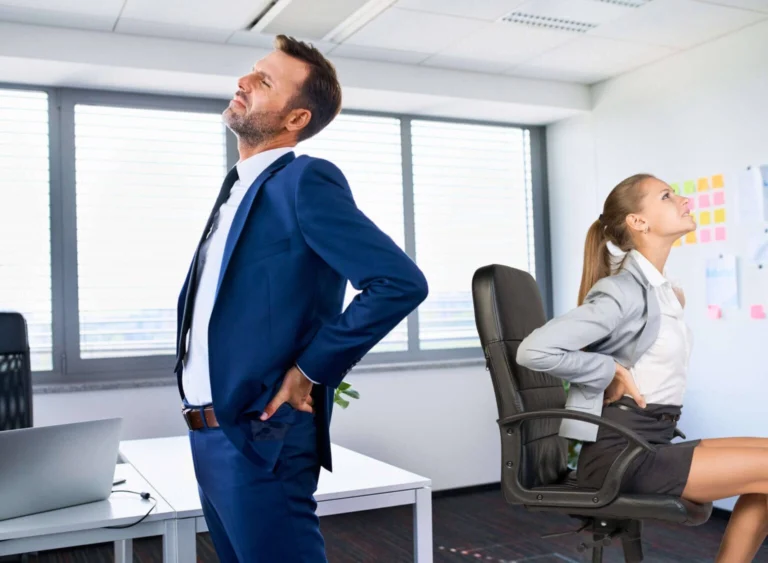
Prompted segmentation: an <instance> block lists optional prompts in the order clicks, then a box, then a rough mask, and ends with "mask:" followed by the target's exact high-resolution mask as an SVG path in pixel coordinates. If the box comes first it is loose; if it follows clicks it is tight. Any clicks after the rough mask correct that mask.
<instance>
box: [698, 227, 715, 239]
mask: <svg viewBox="0 0 768 563" xmlns="http://www.w3.org/2000/svg"><path fill="white" fill-rule="evenodd" d="M699 238H700V239H701V242H711V241H712V231H710V230H709V229H701V231H699Z"/></svg>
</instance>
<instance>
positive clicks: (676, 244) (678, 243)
mask: <svg viewBox="0 0 768 563" xmlns="http://www.w3.org/2000/svg"><path fill="white" fill-rule="evenodd" d="M672 246H683V239H681V238H679V239H677V240H676V241H675V242H673V243H672Z"/></svg>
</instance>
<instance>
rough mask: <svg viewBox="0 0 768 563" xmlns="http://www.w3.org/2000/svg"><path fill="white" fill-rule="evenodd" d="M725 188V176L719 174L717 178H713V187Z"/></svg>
mask: <svg viewBox="0 0 768 563" xmlns="http://www.w3.org/2000/svg"><path fill="white" fill-rule="evenodd" d="M724 186H725V182H724V181H723V175H722V174H717V175H715V176H712V187H713V188H722V187H724Z"/></svg>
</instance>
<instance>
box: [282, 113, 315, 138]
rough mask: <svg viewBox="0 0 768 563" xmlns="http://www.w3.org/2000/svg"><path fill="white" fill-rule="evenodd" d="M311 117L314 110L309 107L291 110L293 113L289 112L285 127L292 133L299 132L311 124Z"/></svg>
mask: <svg viewBox="0 0 768 563" xmlns="http://www.w3.org/2000/svg"><path fill="white" fill-rule="evenodd" d="M311 119H312V112H311V111H309V110H308V109H294V110H291V113H289V114H288V120H287V122H286V124H285V128H286V129H287V130H288V131H290V132H292V133H297V132H299V131H301V130H302V129H304V128H305V127H306V126H307V125H309V122H310V120H311Z"/></svg>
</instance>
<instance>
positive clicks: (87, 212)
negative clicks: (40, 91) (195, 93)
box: [75, 104, 227, 359]
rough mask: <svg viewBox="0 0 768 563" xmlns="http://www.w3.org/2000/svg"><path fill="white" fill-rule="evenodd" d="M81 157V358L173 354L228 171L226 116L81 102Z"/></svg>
mask: <svg viewBox="0 0 768 563" xmlns="http://www.w3.org/2000/svg"><path fill="white" fill-rule="evenodd" d="M75 159H76V162H75V175H76V178H75V182H76V202H77V258H78V259H77V268H78V276H77V286H78V314H79V327H80V330H79V338H80V339H79V342H80V357H81V358H83V359H90V358H117V357H129V356H151V355H171V354H173V353H174V352H175V331H176V303H177V298H178V294H179V291H180V289H181V286H182V283H183V281H184V276H185V275H186V273H187V270H188V268H189V264H190V262H191V259H192V255H193V253H194V250H195V245H196V242H197V241H198V240H199V238H200V235H201V233H202V229H203V227H204V226H205V221H206V219H207V217H208V214H209V213H210V210H211V206H212V205H213V201H214V200H215V198H216V195H217V194H218V192H219V188H220V186H221V182H222V179H223V178H224V175H225V174H226V165H227V162H226V141H225V129H224V126H223V124H222V122H221V116H220V114H215V113H192V112H180V111H163V110H155V109H131V108H124V107H107V106H96V105H80V104H77V105H75Z"/></svg>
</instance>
